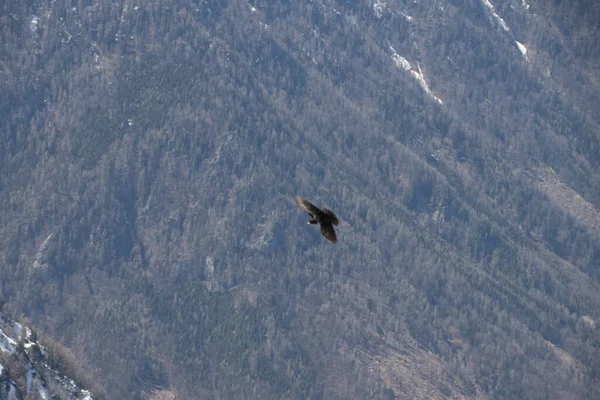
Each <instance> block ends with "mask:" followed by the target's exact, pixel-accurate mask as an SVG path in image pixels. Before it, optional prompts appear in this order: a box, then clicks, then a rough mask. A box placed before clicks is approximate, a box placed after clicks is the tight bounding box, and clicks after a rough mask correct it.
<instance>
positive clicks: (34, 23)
mask: <svg viewBox="0 0 600 400" xmlns="http://www.w3.org/2000/svg"><path fill="white" fill-rule="evenodd" d="M38 22H40V18H39V17H38V16H37V15H35V14H33V15H32V16H31V19H30V20H29V30H30V31H31V32H33V33H35V32H36V31H37V28H38Z"/></svg>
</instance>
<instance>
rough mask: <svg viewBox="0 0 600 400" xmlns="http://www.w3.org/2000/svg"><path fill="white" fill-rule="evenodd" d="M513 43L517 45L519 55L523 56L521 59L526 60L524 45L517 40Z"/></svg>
mask: <svg viewBox="0 0 600 400" xmlns="http://www.w3.org/2000/svg"><path fill="white" fill-rule="evenodd" d="M515 43H516V44H517V47H518V48H519V51H520V52H521V54H523V57H525V59H526V60H527V47H525V45H524V44H523V43H521V42H519V41H517V40H515Z"/></svg>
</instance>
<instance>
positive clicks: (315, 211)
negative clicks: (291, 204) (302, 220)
mask: <svg viewBox="0 0 600 400" xmlns="http://www.w3.org/2000/svg"><path fill="white" fill-rule="evenodd" d="M296 204H298V207H300V208H301V209H302V211H304V212H305V213H307V214H308V215H310V217H311V220H310V221H308V222H307V224H319V227H320V228H321V233H322V234H323V236H325V239H327V240H329V241H330V242H331V243H337V236H336V234H335V229H333V225H336V226H337V225H338V224H339V223H340V221H338V218H337V217H336V216H335V214H334V213H333V211H331V210H329V209H327V208H323V209H322V210H321V209H320V208H318V207H316V206H315V205H313V204H311V203H310V202H308V201H306V200H304V199H303V198H302V197H300V196H296Z"/></svg>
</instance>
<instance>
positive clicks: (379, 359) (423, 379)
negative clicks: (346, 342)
mask: <svg viewBox="0 0 600 400" xmlns="http://www.w3.org/2000/svg"><path fill="white" fill-rule="evenodd" d="M374 336H376V337H377V339H375V340H374V345H373V346H372V347H370V348H369V349H364V348H361V349H360V350H359V351H358V352H357V355H358V360H359V362H360V363H361V364H363V365H364V367H365V370H367V371H368V373H370V374H372V375H374V376H378V377H380V378H381V379H382V380H383V382H384V383H385V385H386V386H387V387H388V388H391V389H392V390H393V392H394V395H395V396H396V397H398V398H402V399H467V398H471V399H473V398H475V399H477V398H480V396H477V394H476V393H473V388H472V386H471V385H468V384H467V383H465V382H463V381H461V380H459V379H457V378H456V377H453V376H451V375H450V374H449V373H448V366H447V365H445V364H444V363H442V362H441V361H440V360H439V359H438V358H437V357H436V356H435V355H434V354H433V353H431V352H429V351H428V350H426V349H424V348H422V347H421V346H419V344H418V343H417V342H415V341H414V339H412V338H411V337H409V336H404V337H402V338H401V340H399V339H398V338H395V337H392V336H388V335H385V336H382V335H377V334H375V333H374Z"/></svg>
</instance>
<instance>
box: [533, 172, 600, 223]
mask: <svg viewBox="0 0 600 400" xmlns="http://www.w3.org/2000/svg"><path fill="white" fill-rule="evenodd" d="M533 173H534V174H535V176H536V178H537V185H538V187H539V188H540V190H541V191H542V192H544V193H545V194H546V195H547V196H548V197H549V198H550V199H551V200H552V201H553V202H554V203H556V204H557V205H559V206H560V207H561V208H563V209H564V210H565V211H567V212H568V213H570V214H571V215H573V216H574V217H575V218H577V220H579V221H580V222H582V223H583V224H585V225H586V226H587V227H588V228H590V229H591V230H593V231H594V232H596V233H600V211H598V210H597V209H596V207H594V205H593V204H591V203H589V202H588V201H587V200H585V199H584V198H583V197H581V196H580V195H579V193H577V192H576V191H575V190H573V189H572V188H571V187H570V186H569V185H567V184H566V183H565V182H563V181H561V180H560V178H559V177H558V175H557V174H556V172H554V170H553V169H552V168H550V167H537V168H534V169H533Z"/></svg>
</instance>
